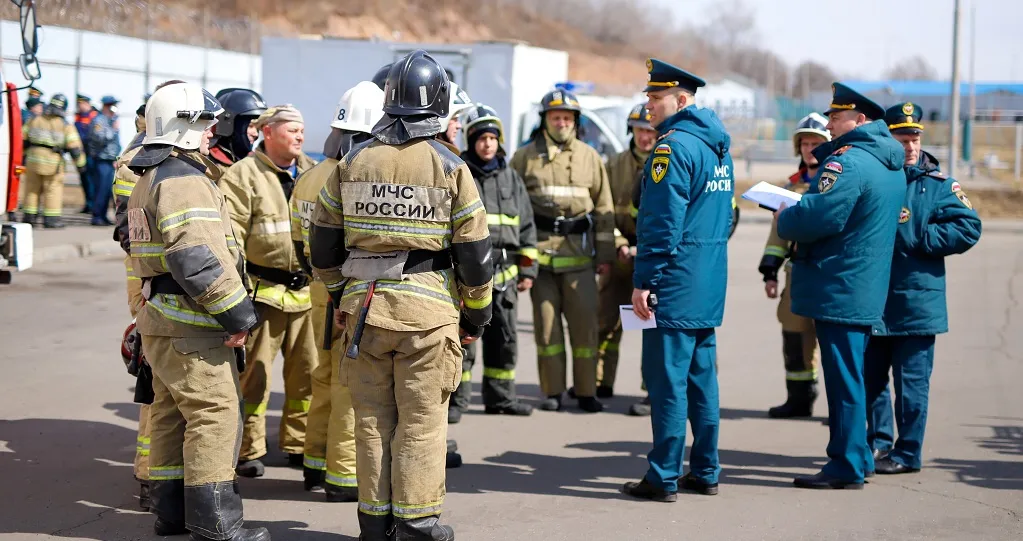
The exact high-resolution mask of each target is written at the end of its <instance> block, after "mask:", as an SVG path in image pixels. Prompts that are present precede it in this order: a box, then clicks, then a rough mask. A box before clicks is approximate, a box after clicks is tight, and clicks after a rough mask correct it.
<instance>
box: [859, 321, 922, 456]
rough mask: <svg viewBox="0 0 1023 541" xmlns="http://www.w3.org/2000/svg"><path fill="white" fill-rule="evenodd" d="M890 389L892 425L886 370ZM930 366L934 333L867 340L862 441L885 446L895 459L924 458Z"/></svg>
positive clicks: (872, 448)
mask: <svg viewBox="0 0 1023 541" xmlns="http://www.w3.org/2000/svg"><path fill="white" fill-rule="evenodd" d="M889 370H891V372H892V380H893V383H894V386H893V388H894V389H895V411H894V425H895V428H898V430H899V438H898V439H897V440H896V439H895V432H894V430H893V426H892V424H893V422H892V401H891V395H890V393H889V391H888V371H889ZM933 370H934V335H926V336H873V337H871V338H870V344H869V345H868V346H867V356H866V368H865V372H866V386H867V406H868V407H869V409H870V411H869V415H868V416H867V444H868V446H869V447H870V449H871V450H874V449H877V450H880V451H890V453H889V454H888V456H889V458H891V459H892V460H893V461H894V462H898V463H899V464H902V465H903V466H906V467H909V468H914V469H919V468H920V466H921V464H922V460H923V444H924V429H925V428H926V426H927V403H928V395H929V393H930V388H931V372H932V371H933Z"/></svg>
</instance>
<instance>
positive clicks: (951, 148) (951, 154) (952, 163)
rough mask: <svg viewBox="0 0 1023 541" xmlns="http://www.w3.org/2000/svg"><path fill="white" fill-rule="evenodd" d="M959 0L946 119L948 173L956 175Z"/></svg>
mask: <svg viewBox="0 0 1023 541" xmlns="http://www.w3.org/2000/svg"><path fill="white" fill-rule="evenodd" d="M959 3H960V2H959V0H955V8H954V9H955V14H954V15H953V18H952V21H953V22H952V114H951V116H950V117H949V119H948V130H949V133H948V171H947V173H948V175H949V176H951V177H955V176H956V165H957V162H958V161H959V155H958V154H959V152H958V149H959V94H960V92H959V83H960V80H959V37H960V36H959V27H960V26H961V23H962V18H963V13H962V10H961V9H959Z"/></svg>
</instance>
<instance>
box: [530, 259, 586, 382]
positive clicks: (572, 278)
mask: <svg viewBox="0 0 1023 541" xmlns="http://www.w3.org/2000/svg"><path fill="white" fill-rule="evenodd" d="M530 296H531V298H532V300H533V326H534V333H533V334H534V336H535V337H536V355H537V364H538V365H539V370H540V389H541V391H542V392H543V394H544V396H557V395H560V394H561V393H563V392H565V389H567V382H566V380H565V373H566V370H567V368H568V357H567V353H566V348H565V330H564V328H563V326H562V323H561V317H562V315H564V317H565V319H566V320H567V321H568V332H569V335H570V338H571V343H572V382H573V383H574V386H575V394H576V396H578V397H592V396H594V395H596V393H597V357H596V354H597V281H596V279H595V276H594V272H593V271H592V270H589V269H585V270H580V271H574V272H565V273H560V274H555V273H554V272H551V271H550V270H549V269H544V268H542V267H541V268H540V272H539V274H538V275H537V277H536V280H535V281H534V283H533V288H532V290H530Z"/></svg>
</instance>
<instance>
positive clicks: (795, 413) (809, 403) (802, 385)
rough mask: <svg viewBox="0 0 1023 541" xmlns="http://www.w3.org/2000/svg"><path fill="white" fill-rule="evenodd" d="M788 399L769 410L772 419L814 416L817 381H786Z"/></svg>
mask: <svg viewBox="0 0 1023 541" xmlns="http://www.w3.org/2000/svg"><path fill="white" fill-rule="evenodd" d="M785 388H786V389H787V390H788V399H787V400H786V401H785V403H784V404H782V405H780V406H775V407H773V408H771V409H769V410H767V416H768V417H770V418H772V419H791V418H796V417H813V403H814V401H815V400H817V382H815V381H786V382H785Z"/></svg>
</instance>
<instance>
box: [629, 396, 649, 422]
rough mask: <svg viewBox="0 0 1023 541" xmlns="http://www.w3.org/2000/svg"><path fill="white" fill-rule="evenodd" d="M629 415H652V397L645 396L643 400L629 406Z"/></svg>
mask: <svg viewBox="0 0 1023 541" xmlns="http://www.w3.org/2000/svg"><path fill="white" fill-rule="evenodd" d="M629 415H631V416H633V417H649V416H650V397H649V396H647V397H644V398H643V400H640V401H639V402H636V403H635V404H633V405H631V406H629Z"/></svg>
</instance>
